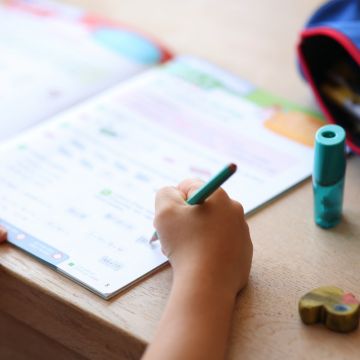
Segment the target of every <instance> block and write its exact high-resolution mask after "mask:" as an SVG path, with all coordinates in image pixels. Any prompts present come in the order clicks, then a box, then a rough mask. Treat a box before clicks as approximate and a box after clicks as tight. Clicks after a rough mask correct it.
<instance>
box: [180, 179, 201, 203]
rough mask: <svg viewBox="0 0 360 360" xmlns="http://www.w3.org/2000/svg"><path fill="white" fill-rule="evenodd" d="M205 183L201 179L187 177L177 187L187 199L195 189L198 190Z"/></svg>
mask: <svg viewBox="0 0 360 360" xmlns="http://www.w3.org/2000/svg"><path fill="white" fill-rule="evenodd" d="M203 185H204V182H203V181H202V180H200V179H186V180H183V181H182V182H181V183H180V184H179V185H178V186H177V188H178V189H179V191H181V192H182V193H183V194H184V197H185V199H186V200H187V199H188V198H189V197H191V195H192V194H193V193H194V192H195V191H197V190H198V189H199V188H200V187H201V186H203Z"/></svg>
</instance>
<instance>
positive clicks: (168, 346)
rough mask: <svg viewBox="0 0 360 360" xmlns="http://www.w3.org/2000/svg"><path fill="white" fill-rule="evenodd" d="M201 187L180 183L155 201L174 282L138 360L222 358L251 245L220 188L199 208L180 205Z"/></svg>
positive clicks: (237, 208)
mask: <svg viewBox="0 0 360 360" xmlns="http://www.w3.org/2000/svg"><path fill="white" fill-rule="evenodd" d="M201 185H202V183H201V182H199V181H194V180H186V181H184V182H183V183H181V184H180V185H179V186H178V187H177V188H171V187H168V188H164V189H162V190H160V191H159V192H158V194H157V197H156V206H155V207H156V214H155V222H154V223H155V227H156V229H157V232H158V234H159V237H160V239H161V245H162V248H163V251H164V253H165V254H166V255H167V256H168V258H169V261H170V263H171V265H172V268H173V272H174V281H173V286H172V290H171V294H170V298H169V301H168V304H167V307H166V309H165V312H164V314H163V317H162V319H161V321H160V325H159V328H158V330H157V333H156V335H155V339H154V341H153V342H152V344H151V345H150V346H149V347H148V349H147V351H146V353H145V355H144V360H161V359H172V360H177V359H179V360H180V359H181V360H184V359H186V360H192V359H194V360H195V359H196V360H199V359H206V360H209V359H217V360H218V359H223V358H224V357H225V352H226V344H227V339H228V335H229V329H230V323H231V317H232V312H233V308H234V304H235V298H236V294H237V293H238V292H239V290H240V289H241V288H243V287H244V286H245V284H246V282H247V280H248V276H249V272H250V267H251V260H252V243H251V239H250V235H249V229H248V226H247V224H246V222H245V219H244V212H243V209H242V207H241V205H240V204H239V203H237V202H235V201H233V200H231V199H230V198H229V197H228V196H227V194H226V193H225V192H224V191H223V190H222V189H219V190H217V191H216V192H215V193H214V194H213V195H212V196H211V197H210V198H209V199H207V200H206V201H205V202H204V203H203V204H202V205H192V206H191V205H187V204H186V203H185V200H186V199H187V198H188V197H189V196H190V194H191V193H192V192H194V190H196V189H197V188H198V187H200V186H201Z"/></svg>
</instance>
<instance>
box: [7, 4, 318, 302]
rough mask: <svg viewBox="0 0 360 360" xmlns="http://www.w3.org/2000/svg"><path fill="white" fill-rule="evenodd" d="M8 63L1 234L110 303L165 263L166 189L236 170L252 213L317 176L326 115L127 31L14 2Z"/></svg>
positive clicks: (238, 188)
mask: <svg viewBox="0 0 360 360" xmlns="http://www.w3.org/2000/svg"><path fill="white" fill-rule="evenodd" d="M30 38H31V39H35V40H36V41H35V40H34V41H25V40H24V39H30ZM129 39H130V40H131V41H129ZM149 39H150V40H149ZM4 49H5V50H6V51H5V50H4ZM0 51H1V54H2V56H1V58H0V79H1V81H0V84H3V83H6V84H8V85H7V86H8V88H6V87H1V88H0V91H1V95H0V128H1V129H2V130H1V131H3V132H1V135H2V139H3V143H2V145H1V146H0V225H1V226H3V227H4V228H6V229H7V231H8V237H9V242H10V243H11V244H13V245H14V246H16V247H18V248H19V249H22V250H24V251H25V252H27V253H28V254H30V255H32V256H34V257H35V258H36V259H38V260H39V261H41V262H43V263H44V264H46V265H47V266H49V267H51V268H52V269H54V270H55V271H57V272H59V273H61V274H63V275H65V276H66V277H68V278H70V279H72V280H73V281H76V282H78V283H80V284H81V285H83V286H85V287H86V288H88V289H90V290H91V291H93V292H95V293H96V294H98V295H99V296H101V297H103V298H105V299H109V298H111V297H112V296H114V295H115V294H117V293H119V292H120V291H121V290H123V289H125V288H127V287H128V286H130V285H131V284H133V283H134V282H136V281H138V280H139V279H141V278H143V277H144V276H145V275H147V274H149V273H151V272H152V271H154V270H155V269H157V268H158V267H160V266H162V265H163V264H164V263H165V262H166V260H167V259H166V258H165V257H164V255H163V254H162V252H161V248H160V245H159V243H158V242H154V243H151V244H149V239H150V237H151V235H152V234H153V232H154V228H153V225H152V223H153V216H154V197H155V193H156V191H157V190H158V189H159V188H161V187H163V186H168V185H174V186H175V185H177V184H178V183H179V182H180V181H182V180H183V179H185V178H202V179H207V178H209V177H210V176H211V174H214V173H215V172H216V171H218V169H219V168H221V167H222V166H223V164H227V163H228V164H229V163H236V164H237V165H238V170H237V172H236V174H234V175H233V176H232V177H231V178H230V179H229V180H228V181H227V182H226V184H224V189H225V190H226V191H227V192H228V193H229V195H230V196H231V197H232V198H234V199H236V200H238V201H240V202H241V203H242V205H243V207H244V210H245V213H246V214H248V213H250V212H251V211H253V210H255V209H257V208H259V207H260V206H263V205H264V204H265V203H267V202H268V201H270V200H272V199H274V198H275V197H276V196H278V195H279V194H281V193H283V192H284V191H286V190H288V189H290V188H291V187H293V186H295V185H296V184H297V183H299V182H300V181H302V180H304V179H306V178H308V177H309V176H310V174H311V171H312V161H313V157H314V152H313V139H314V134H315V132H316V130H317V128H318V127H319V126H321V125H322V124H323V121H322V119H321V117H320V116H319V114H318V113H316V112H314V111H311V110H308V109H305V108H303V107H300V106H297V105H294V104H292V103H290V102H288V101H285V100H283V99H280V98H278V97H276V96H274V95H271V94H269V93H267V92H266V91H263V90H260V89H258V88H256V87H255V86H253V85H252V84H250V83H249V82H248V81H246V80H243V79H241V78H239V77H238V76H236V75H234V74H232V73H230V72H228V71H226V70H224V69H221V68H219V67H217V66H216V65H214V64H211V63H209V62H207V61H204V60H201V59H197V58H194V57H190V56H179V57H174V56H171V54H170V53H169V52H168V51H167V50H166V49H164V47H162V46H160V45H158V44H157V43H156V42H154V41H153V40H151V37H150V38H149V37H143V36H142V35H139V34H137V33H134V32H133V31H130V30H128V29H127V28H126V27H123V26H120V25H117V24H113V23H112V22H109V21H106V20H102V19H97V18H96V17H93V16H90V15H87V14H84V13H83V12H82V11H80V10H78V9H74V8H68V7H65V8H63V7H61V6H60V5H59V4H57V3H52V2H49V1H46V2H44V3H42V2H39V1H31V2H26V1H10V2H8V3H7V5H6V6H1V7H0ZM170 58H172V59H171V60H170ZM24 59H26V61H25V60H24ZM14 64H15V65H16V66H15V65H14ZM4 79H5V80H4ZM9 89H10V90H11V91H10V90H9ZM4 129H5V130H4ZM5 140H6V141H5ZM0 251H1V248H0Z"/></svg>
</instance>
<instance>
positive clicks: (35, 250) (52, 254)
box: [0, 219, 69, 267]
mask: <svg viewBox="0 0 360 360" xmlns="http://www.w3.org/2000/svg"><path fill="white" fill-rule="evenodd" d="M0 225H2V226H3V227H4V228H5V229H6V230H7V231H8V241H9V242H10V243H11V244H14V245H15V246H17V247H19V248H20V249H22V250H25V251H26V252H28V253H30V254H31V255H33V256H35V257H36V258H38V259H40V260H42V261H44V262H45V263H47V264H50V265H53V266H55V267H56V266H57V265H59V264H60V263H62V262H63V261H65V260H67V259H69V256H68V255H66V254H64V253H63V252H62V251H59V250H58V249H55V248H54V247H52V246H50V245H48V244H46V243H44V242H42V241H40V240H38V239H35V238H34V237H32V236H31V235H29V234H27V233H25V232H23V231H21V230H20V229H18V228H16V227H15V226H12V225H11V224H9V223H7V222H6V221H3V220H1V219H0Z"/></svg>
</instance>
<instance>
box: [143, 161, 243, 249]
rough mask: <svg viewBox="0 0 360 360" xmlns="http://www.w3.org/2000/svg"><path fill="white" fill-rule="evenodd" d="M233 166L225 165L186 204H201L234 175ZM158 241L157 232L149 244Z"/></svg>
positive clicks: (234, 168)
mask: <svg viewBox="0 0 360 360" xmlns="http://www.w3.org/2000/svg"><path fill="white" fill-rule="evenodd" d="M236 168H237V167H236V165H235V164H229V165H226V166H225V167H224V168H223V169H222V170H221V171H220V172H219V173H217V174H216V175H215V176H214V177H212V178H211V179H210V180H209V181H208V182H207V183H205V184H204V185H203V186H201V187H200V188H199V189H198V190H197V191H196V192H195V193H194V194H192V195H191V196H190V197H189V199H187V200H186V203H187V204H189V205H200V204H202V203H203V202H204V201H205V200H206V199H207V198H208V197H209V196H210V195H211V194H212V193H213V192H214V191H216V190H217V189H218V188H219V187H220V186H221V185H222V184H223V183H224V182H225V181H226V180H227V179H228V178H229V177H230V176H231V175H233V174H235V171H236ZM156 240H158V234H157V232H155V233H154V235H153V236H152V238H151V240H150V242H153V241H156Z"/></svg>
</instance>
